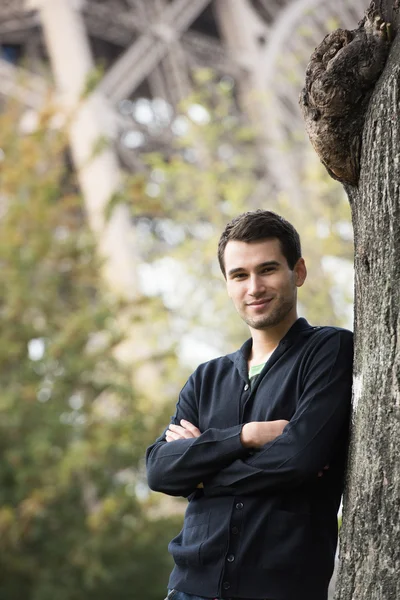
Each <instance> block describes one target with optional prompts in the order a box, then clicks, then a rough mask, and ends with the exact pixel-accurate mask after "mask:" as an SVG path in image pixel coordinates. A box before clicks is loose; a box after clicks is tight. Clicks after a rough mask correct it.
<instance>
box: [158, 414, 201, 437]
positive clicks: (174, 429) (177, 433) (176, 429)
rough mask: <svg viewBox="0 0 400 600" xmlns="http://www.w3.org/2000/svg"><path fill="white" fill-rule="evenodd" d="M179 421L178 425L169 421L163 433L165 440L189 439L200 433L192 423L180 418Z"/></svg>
mask: <svg viewBox="0 0 400 600" xmlns="http://www.w3.org/2000/svg"><path fill="white" fill-rule="evenodd" d="M180 423H181V424H180V425H173V424H172V423H171V425H170V426H169V428H168V430H167V432H166V434H165V439H166V440H167V442H173V441H175V440H189V439H190V438H197V437H199V435H201V432H200V429H198V428H197V427H195V426H194V425H192V423H189V421H185V419H182V420H181V421H180Z"/></svg>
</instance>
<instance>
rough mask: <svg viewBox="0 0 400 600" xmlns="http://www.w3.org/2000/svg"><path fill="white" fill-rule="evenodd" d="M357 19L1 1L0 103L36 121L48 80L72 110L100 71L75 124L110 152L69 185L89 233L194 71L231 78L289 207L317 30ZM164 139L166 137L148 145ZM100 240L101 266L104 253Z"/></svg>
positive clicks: (354, 6) (323, 10) (290, 6)
mask: <svg viewBox="0 0 400 600" xmlns="http://www.w3.org/2000/svg"><path fill="white" fill-rule="evenodd" d="M366 8H367V1H366V0H336V2H334V3H333V2H331V0H0V81H1V83H0V95H3V96H13V97H16V98H18V99H19V100H20V101H21V102H22V103H24V104H25V105H26V106H27V107H29V108H30V109H38V108H40V106H41V105H42V104H43V102H44V98H45V97H46V92H47V90H48V87H49V83H50V82H51V81H52V80H53V81H54V82H55V84H56V86H57V87H58V89H59V91H60V93H61V94H64V95H65V96H66V97H70V98H71V99H72V97H73V96H74V93H75V96H76V94H77V93H78V87H79V86H82V82H83V80H84V77H85V76H87V74H88V72H89V71H90V69H92V68H93V67H94V65H95V64H96V63H100V64H102V65H103V66H104V75H103V77H102V79H101V81H99V83H98V86H97V89H96V90H95V92H96V93H95V96H96V102H97V105H96V107H95V106H94V105H93V106H92V108H91V109H90V108H88V109H87V113H86V118H88V119H89V120H90V119H92V121H93V123H94V124H93V127H92V129H93V132H92V136H93V135H99V134H101V133H104V131H107V133H109V134H110V135H111V136H112V137H114V138H115V140H116V147H117V150H116V151H115V150H111V149H110V150H109V151H108V158H107V160H105V161H103V163H102V166H101V167H98V168H97V170H96V168H95V166H94V167H93V169H92V171H93V173H92V174H90V173H89V174H87V176H86V178H85V179H84V180H82V181H81V182H80V183H81V187H82V191H83V195H84V197H85V200H86V204H87V209H88V215H89V220H90V221H91V224H92V227H93V229H94V230H96V228H98V230H99V231H100V230H101V228H102V227H103V226H104V224H102V223H100V222H99V217H98V215H99V206H97V205H98V204H100V208H101V206H102V202H105V198H106V196H107V197H109V195H110V193H112V191H113V189H115V187H116V186H117V185H118V176H117V175H116V171H118V170H119V169H120V167H121V166H123V167H124V168H127V169H131V170H135V169H136V168H137V167H138V166H139V163H140V153H141V152H142V151H143V150H145V149H146V148H148V146H149V143H150V142H151V140H152V139H153V141H154V136H153V137H151V136H150V135H149V128H148V122H149V120H151V118H152V116H153V117H154V115H156V116H157V115H158V116H159V117H160V115H161V117H162V118H163V119H164V121H167V122H171V121H172V119H173V118H174V114H176V110H177V106H178V104H179V102H180V101H181V100H182V99H183V98H185V97H187V96H188V95H189V94H190V91H191V86H192V83H191V82H192V73H193V70H194V69H196V68H198V67H212V69H213V70H215V71H216V72H217V73H219V74H221V76H225V77H230V78H232V80H233V81H234V82H235V85H236V86H237V89H238V91H239V94H238V98H239V101H240V103H241V108H242V110H243V111H246V112H247V113H248V115H249V117H250V119H253V120H254V121H255V122H256V123H257V128H258V130H260V133H261V135H262V137H263V145H264V148H265V163H266V170H267V172H268V177H269V179H270V181H271V186H272V188H273V189H274V190H275V193H279V192H281V191H284V192H288V193H289V194H291V195H292V196H293V198H294V199H296V197H298V195H299V189H300V185H299V174H298V173H299V164H300V163H301V161H302V160H303V159H302V157H303V156H304V155H305V154H306V153H307V148H308V147H309V146H308V141H307V140H306V138H305V134H304V133H303V124H302V121H301V116H300V112H299V109H298V101H297V99H298V95H299V91H300V89H301V86H302V82H303V78H304V73H305V68H306V64H307V61H308V58H309V56H310V53H311V51H312V50H313V49H314V47H315V46H316V45H317V44H318V43H319V41H320V40H321V39H322V37H323V35H324V34H325V33H326V32H327V31H328V30H331V29H333V28H335V27H338V26H339V25H340V26H341V27H345V28H349V29H351V28H354V27H355V26H356V25H357V22H358V20H359V19H360V18H361V17H362V16H363V14H364V11H365V9H366ZM21 82H23V84H22V83H21ZM254 90H256V91H257V93H260V94H261V97H264V98H265V99H266V101H265V103H264V105H263V107H262V111H261V113H260V111H259V110H258V109H254V107H253V106H252V103H251V101H249V97H250V93H252V92H254ZM249 92H250V93H249ZM96 109H97V120H96V119H94V118H93V114H94V112H95V111H96ZM99 113H101V114H102V115H104V116H103V117H102V119H101V122H100V120H99V118H98V115H99ZM85 122H86V121H85V118H84V117H82V121H81V124H80V127H79V131H78V128H77V130H76V131H75V133H74V134H72V138H71V146H72V154H73V155H74V153H75V164H76V165H77V166H79V161H80V160H82V159H81V158H80V157H81V156H82V155H83V154H84V153H85V144H86V146H88V144H89V143H91V142H93V137H92V139H90V135H89V134H88V135H86V134H85V126H84V125H82V123H83V124H84V123H85ZM110 123H111V124H112V125H110ZM89 129H90V127H89ZM111 131H112V133H110V132H111ZM85 135H86V142H85V140H84V139H83V138H85ZM163 135H164V136H165V135H170V128H166V129H165V132H164V133H161V134H160V139H158V140H157V139H156V142H154V143H158V144H161V143H162V142H163V140H162V136H163ZM167 142H168V140H167ZM164 143H165V139H164ZM288 146H289V147H290V149H291V150H290V152H289V153H285V154H283V148H287V147H288ZM86 150H87V148H86ZM100 169H101V174H102V175H103V179H104V182H105V180H106V175H107V174H108V179H107V181H108V183H106V182H105V183H104V186H105V188H104V190H103V195H104V199H103V201H102V200H101V199H100V200H99V199H98V183H96V180H97V179H98V176H99V173H100ZM95 198H96V200H95ZM96 203H97V205H96ZM124 219H126V214H125V215H124V214H122V213H121V214H120V216H119V217H118V226H117V225H115V227H114V230H115V231H117V230H119V228H120V227H126V225H123V223H124ZM111 237H112V239H113V242H112V241H111V240H109V242H108V243H107V242H106V247H105V250H104V251H105V253H106V254H107V253H110V252H111V253H112V252H114V250H111V248H112V247H113V244H114V243H115V236H114V237H113V236H111ZM118 237H120V238H121V235H120V234H119V236H118ZM127 252H128V255H129V253H130V250H129V251H127ZM128 255H127V256H128ZM121 260H122V258H121V256H120V257H119V259H118V261H119V269H121V264H122V263H123V262H124V261H123V260H122V263H121ZM126 260H127V264H126V273H128V271H129V264H128V263H129V259H128V258H126ZM126 277H128V275H126ZM128 279H129V277H128ZM132 285H133V283H132Z"/></svg>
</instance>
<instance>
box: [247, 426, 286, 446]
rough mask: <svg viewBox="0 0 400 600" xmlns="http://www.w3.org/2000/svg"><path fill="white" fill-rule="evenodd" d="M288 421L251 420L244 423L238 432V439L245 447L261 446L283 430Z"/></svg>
mask: <svg viewBox="0 0 400 600" xmlns="http://www.w3.org/2000/svg"><path fill="white" fill-rule="evenodd" d="M288 423H289V421H285V420H284V419H279V420H277V421H252V422H251V423H245V424H244V425H243V428H242V433H241V434H240V441H241V442H242V444H243V446H244V447H245V448H261V447H262V446H264V445H265V444H268V442H272V440H274V439H275V438H277V437H278V436H279V435H281V433H282V432H283V430H284V428H285V427H286V425H287V424H288Z"/></svg>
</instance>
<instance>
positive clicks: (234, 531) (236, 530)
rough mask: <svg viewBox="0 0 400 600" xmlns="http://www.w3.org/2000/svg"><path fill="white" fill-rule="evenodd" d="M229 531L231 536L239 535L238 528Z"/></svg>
mask: <svg viewBox="0 0 400 600" xmlns="http://www.w3.org/2000/svg"><path fill="white" fill-rule="evenodd" d="M231 531H232V533H233V535H237V534H238V533H239V527H232V529H231Z"/></svg>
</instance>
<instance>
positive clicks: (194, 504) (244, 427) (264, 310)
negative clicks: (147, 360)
mask: <svg viewBox="0 0 400 600" xmlns="http://www.w3.org/2000/svg"><path fill="white" fill-rule="evenodd" d="M218 258H219V262H220V266H221V269H222V273H223V275H224V277H225V279H226V286H227V290H228V295H229V296H230V298H231V299H232V301H233V303H234V305H235V308H236V310H237V312H238V313H239V315H240V317H241V318H242V319H243V320H244V321H245V322H246V323H247V325H248V326H249V329H250V334H251V338H250V339H249V340H248V341H247V342H245V343H244V345H243V346H242V347H241V348H240V350H238V351H237V352H234V353H233V354H229V355H227V356H223V357H221V358H217V359H215V360H211V361H209V362H208V363H205V364H203V365H200V367H198V369H197V370H196V371H195V372H194V373H193V375H191V377H190V378H189V380H188V382H187V383H186V385H185V387H184V388H183V390H182V392H181V394H180V397H179V401H178V404H177V407H176V413H175V416H174V417H173V418H172V421H171V424H170V425H169V427H168V428H167V429H166V431H165V432H164V434H163V435H162V436H161V437H160V438H159V439H158V440H157V441H156V442H155V443H154V444H153V445H152V446H151V447H150V448H149V449H148V451H147V468H148V480H149V485H150V487H151V488H152V489H153V490H156V491H160V492H163V493H165V494H169V495H172V496H186V497H188V500H189V505H188V507H187V510H186V515H185V521H184V526H183V530H182V531H181V533H179V535H178V536H177V537H176V538H175V539H173V540H172V542H171V543H170V546H169V550H170V552H171V554H172V555H173V557H174V560H175V568H174V570H173V572H172V574H171V577H170V581H169V589H170V591H169V595H168V597H169V598H170V599H171V600H172V598H174V600H193V596H195V597H196V600H198V597H200V598H232V599H236V598H240V599H252V600H253V599H254V600H256V599H266V600H326V597H327V588H328V584H329V580H330V577H331V574H332V570H333V565H334V556H335V549H336V543H337V511H338V507H339V502H340V497H341V493H342V484H343V471H344V463H345V454H346V442H347V433H348V419H349V408H350V399H351V380H352V334H351V333H350V332H349V331H347V330H344V329H340V328H337V327H312V326H311V325H309V324H308V323H307V321H306V320H305V319H303V318H300V319H299V318H298V317H297V308H296V304H297V288H298V287H300V286H302V285H303V283H304V281H305V279H306V275H307V271H306V266H305V262H304V259H303V258H302V257H301V248H300V239H299V236H298V233H297V232H296V230H295V229H294V228H293V226H292V225H291V224H290V223H288V222H287V221H285V220H284V219H283V218H282V217H280V216H278V215H276V214H274V213H272V212H269V211H264V210H258V211H255V212H249V213H245V214H243V215H241V216H239V217H237V218H236V219H234V220H233V221H231V222H230V223H229V224H228V225H227V227H226V229H225V231H224V232H223V234H222V236H221V239H220V242H219V247H218Z"/></svg>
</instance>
